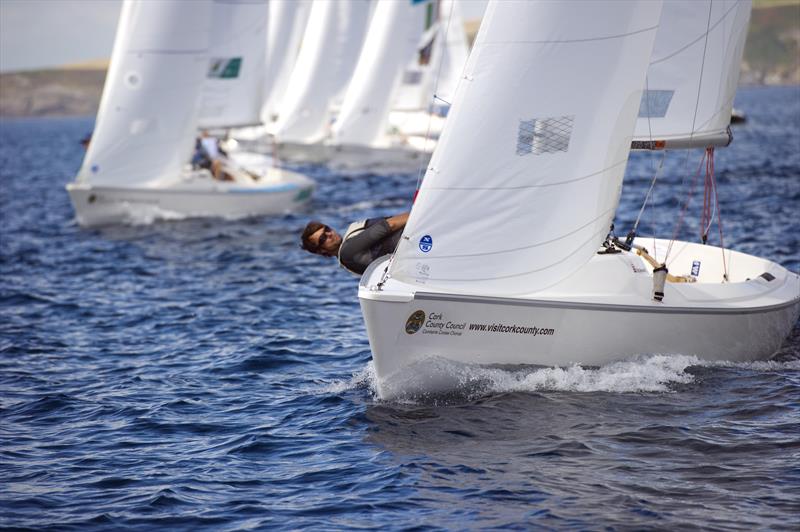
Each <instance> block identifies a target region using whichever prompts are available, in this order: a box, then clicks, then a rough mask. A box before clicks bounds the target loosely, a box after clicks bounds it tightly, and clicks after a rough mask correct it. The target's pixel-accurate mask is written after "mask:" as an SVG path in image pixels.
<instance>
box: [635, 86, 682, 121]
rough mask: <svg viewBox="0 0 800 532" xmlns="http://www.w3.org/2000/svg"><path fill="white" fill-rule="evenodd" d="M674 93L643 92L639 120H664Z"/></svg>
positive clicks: (664, 91)
mask: <svg viewBox="0 0 800 532" xmlns="http://www.w3.org/2000/svg"><path fill="white" fill-rule="evenodd" d="M674 94H675V91H666V90H645V91H642V103H641V105H640V106H639V118H664V117H665V116H667V109H669V104H670V102H671V101H672V96H673V95H674Z"/></svg>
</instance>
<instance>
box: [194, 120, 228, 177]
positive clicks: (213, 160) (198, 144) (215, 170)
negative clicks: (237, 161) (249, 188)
mask: <svg viewBox="0 0 800 532" xmlns="http://www.w3.org/2000/svg"><path fill="white" fill-rule="evenodd" d="M194 148H195V151H194V155H193V156H192V166H193V167H195V168H205V169H207V170H209V171H210V172H211V175H212V176H213V177H214V179H219V180H220V181H233V180H234V179H233V177H232V176H231V175H230V174H229V173H228V172H226V171H225V168H224V166H225V163H226V161H227V159H228V154H227V153H226V152H225V150H223V149H222V148H221V147H220V145H219V139H217V138H216V137H212V136H210V135H209V134H208V131H206V130H205V129H204V130H203V131H202V132H201V133H200V136H199V137H198V138H197V139H196V140H195V145H194Z"/></svg>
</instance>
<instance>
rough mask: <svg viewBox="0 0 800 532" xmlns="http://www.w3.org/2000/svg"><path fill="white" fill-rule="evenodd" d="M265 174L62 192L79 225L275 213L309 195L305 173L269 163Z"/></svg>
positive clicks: (80, 186) (77, 186) (298, 205)
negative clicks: (249, 179)
mask: <svg viewBox="0 0 800 532" xmlns="http://www.w3.org/2000/svg"><path fill="white" fill-rule="evenodd" d="M268 177H269V179H264V180H263V182H262V181H259V182H253V183H248V184H237V183H229V182H223V181H216V180H214V179H211V178H210V177H209V176H206V177H202V178H196V177H195V178H192V179H189V180H185V181H181V182H178V183H174V184H171V185H169V186H160V187H147V188H146V187H113V186H102V185H90V184H85V183H70V184H68V185H67V192H68V193H69V196H70V200H71V201H72V205H73V207H74V208H75V215H76V218H77V220H78V223H79V224H80V225H81V226H83V227H94V226H101V225H110V224H120V223H122V224H124V223H141V222H150V221H152V220H156V219H182V218H200V217H214V218H240V217H245V216H258V215H279V214H286V213H290V212H295V211H298V210H300V209H302V208H303V207H304V206H305V205H306V204H307V203H308V202H309V201H310V199H311V197H312V195H313V191H314V187H315V184H314V182H313V181H312V180H311V179H308V178H307V177H305V176H302V175H300V174H296V173H294V172H288V171H286V170H282V169H277V168H275V169H270V171H269V176H268Z"/></svg>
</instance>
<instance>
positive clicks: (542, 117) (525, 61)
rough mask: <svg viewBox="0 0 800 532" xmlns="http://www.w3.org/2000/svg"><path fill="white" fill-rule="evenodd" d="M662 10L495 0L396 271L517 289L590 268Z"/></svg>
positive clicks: (438, 284)
mask: <svg viewBox="0 0 800 532" xmlns="http://www.w3.org/2000/svg"><path fill="white" fill-rule="evenodd" d="M660 11H661V3H660V2H651V1H641V2H628V1H619V2H615V1H611V2H602V3H598V2H592V1H583V2H566V3H559V2H529V1H524V0H523V1H490V3H489V5H488V6H487V10H486V14H485V16H484V21H483V23H482V24H481V28H480V30H479V33H478V36H477V38H476V41H475V45H474V47H473V51H472V53H471V54H470V57H469V59H468V61H467V66H466V68H465V72H464V78H465V82H464V83H460V84H459V86H458V88H457V89H456V93H455V98H454V101H453V105H452V107H451V109H450V113H449V114H448V120H447V123H446V125H445V129H444V131H443V132H442V135H441V137H440V139H439V144H438V146H437V149H436V151H435V152H434V155H433V159H432V161H431V167H432V168H436V169H437V170H435V171H434V170H429V171H428V172H427V173H426V175H425V178H424V180H423V183H422V186H421V187H420V190H419V194H418V196H417V199H416V202H415V204H414V207H413V209H412V212H411V216H410V218H409V221H408V224H407V225H406V229H405V231H404V238H403V239H402V240H401V242H400V244H399V246H398V249H397V252H396V254H395V257H394V260H393V261H392V265H391V267H390V274H391V275H392V276H393V277H394V278H397V279H399V280H401V281H404V282H411V283H414V284H417V285H424V286H427V287H429V288H431V289H434V288H435V289H439V290H446V291H448V292H453V293H459V292H463V293H473V294H476V293H477V294H482V293H485V294H493V295H504V294H509V295H510V294H524V293H533V292H536V291H538V290H542V289H544V288H546V287H548V286H551V285H553V284H555V283H556V282H558V281H560V280H562V279H564V278H565V277H567V276H569V275H570V274H571V273H573V272H574V271H576V270H577V269H578V268H579V267H581V266H582V265H583V264H585V263H586V262H587V261H588V260H589V259H590V258H591V257H592V255H594V253H595V252H596V251H597V249H598V247H599V245H600V244H601V242H602V239H603V237H604V236H605V234H606V233H607V232H608V229H609V226H610V222H611V220H612V218H613V215H614V211H615V210H616V206H617V202H618V200H619V192H620V189H621V183H622V176H623V174H624V170H625V164H624V161H627V157H628V152H629V148H630V142H631V140H632V133H633V128H634V125H635V122H636V116H637V114H638V110H639V103H640V100H641V94H642V89H643V87H644V80H645V73H646V71H647V65H648V63H649V60H650V57H651V52H652V47H653V42H654V40H655V34H656V28H657V27H658V20H659V15H660ZM598 28H602V29H603V30H602V33H601V34H599V32H598ZM488 102H491V104H489V103H488ZM568 228H572V229H569V230H568ZM497 252H502V254H499V253H497Z"/></svg>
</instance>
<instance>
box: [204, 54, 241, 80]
mask: <svg viewBox="0 0 800 532" xmlns="http://www.w3.org/2000/svg"><path fill="white" fill-rule="evenodd" d="M241 68H242V58H241V57H229V58H215V59H212V60H211V64H210V65H209V67H208V77H209V78H212V79H236V78H238V77H239V71H240V70H241Z"/></svg>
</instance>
